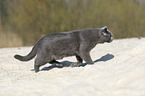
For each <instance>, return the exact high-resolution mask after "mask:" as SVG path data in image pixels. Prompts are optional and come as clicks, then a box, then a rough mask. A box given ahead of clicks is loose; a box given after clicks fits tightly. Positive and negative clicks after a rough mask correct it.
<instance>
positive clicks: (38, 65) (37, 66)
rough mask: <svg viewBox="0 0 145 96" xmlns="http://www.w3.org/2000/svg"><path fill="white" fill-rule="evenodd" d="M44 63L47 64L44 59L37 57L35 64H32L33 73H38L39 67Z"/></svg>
mask: <svg viewBox="0 0 145 96" xmlns="http://www.w3.org/2000/svg"><path fill="white" fill-rule="evenodd" d="M46 63H47V61H46V58H43V57H40V56H37V57H36V59H35V64H34V69H35V72H36V73H37V72H39V68H40V66H42V65H44V64H46Z"/></svg>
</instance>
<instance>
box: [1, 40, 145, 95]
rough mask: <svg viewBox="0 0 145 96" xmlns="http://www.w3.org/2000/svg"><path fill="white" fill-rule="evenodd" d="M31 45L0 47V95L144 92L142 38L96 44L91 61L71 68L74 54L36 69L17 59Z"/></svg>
mask: <svg viewBox="0 0 145 96" xmlns="http://www.w3.org/2000/svg"><path fill="white" fill-rule="evenodd" d="M31 48H32V47H20V48H1V49H0V96H145V38H141V39H137V38H132V39H120V40H114V41H113V42H112V43H105V44H99V45H97V46H96V47H95V48H94V49H93V50H92V51H91V56H92V59H93V60H94V62H95V64H93V65H86V64H85V62H84V66H82V67H75V68H72V67H70V65H71V64H72V63H74V62H76V59H75V57H67V58H63V59H62V60H60V62H62V63H63V64H64V65H65V67H63V68H56V67H55V66H51V65H50V64H47V65H45V66H42V67H41V71H40V72H39V73H35V72H34V71H33V70H34V69H33V62H34V60H31V61H29V62H20V61H18V60H16V59H14V58H13V56H14V55H15V54H21V55H26V54H27V53H29V51H30V50H31Z"/></svg>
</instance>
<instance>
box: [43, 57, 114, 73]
mask: <svg viewBox="0 0 145 96" xmlns="http://www.w3.org/2000/svg"><path fill="white" fill-rule="evenodd" d="M113 58H114V55H112V54H106V55H104V56H102V57H101V58H100V59H97V60H95V61H94V62H95V63H96V62H100V61H104V62H105V61H108V60H111V59H113ZM61 63H62V64H63V66H64V67H72V65H73V64H75V63H76V62H70V61H63V62H61ZM86 65H87V63H83V64H82V65H81V66H80V67H85V66H86ZM53 68H59V67H57V66H55V65H51V66H49V67H44V68H42V69H41V71H49V70H51V69H53ZM62 68H63V67H62Z"/></svg>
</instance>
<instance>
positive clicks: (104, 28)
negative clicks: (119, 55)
mask: <svg viewBox="0 0 145 96" xmlns="http://www.w3.org/2000/svg"><path fill="white" fill-rule="evenodd" d="M101 29H102V32H101V33H102V35H104V36H107V35H108V34H107V33H108V32H107V30H108V29H107V26H104V27H102V28H101Z"/></svg>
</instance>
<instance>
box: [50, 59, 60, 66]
mask: <svg viewBox="0 0 145 96" xmlns="http://www.w3.org/2000/svg"><path fill="white" fill-rule="evenodd" d="M49 63H50V64H53V65H56V66H57V67H63V64H61V63H60V62H58V61H56V60H52V61H50V62H49Z"/></svg>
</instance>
